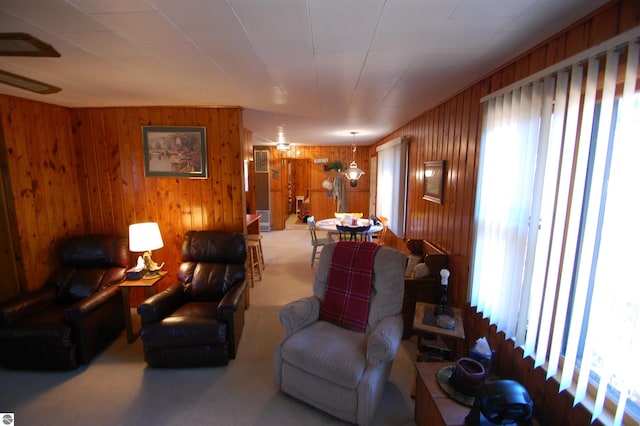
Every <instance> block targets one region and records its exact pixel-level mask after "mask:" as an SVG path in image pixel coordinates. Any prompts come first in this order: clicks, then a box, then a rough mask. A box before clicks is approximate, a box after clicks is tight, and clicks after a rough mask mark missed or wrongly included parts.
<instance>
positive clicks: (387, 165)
mask: <svg viewBox="0 0 640 426" xmlns="http://www.w3.org/2000/svg"><path fill="white" fill-rule="evenodd" d="M407 149H408V141H407V138H396V139H394V140H392V141H389V142H387V143H385V144H383V145H380V146H379V147H378V148H377V149H376V151H377V152H378V176H377V191H376V198H377V205H376V214H377V216H378V217H381V216H382V217H386V218H387V219H388V227H389V229H390V230H391V232H393V233H394V234H395V235H396V236H397V237H398V238H404V228H405V206H406V204H407V202H406V199H407V191H406V186H407Z"/></svg>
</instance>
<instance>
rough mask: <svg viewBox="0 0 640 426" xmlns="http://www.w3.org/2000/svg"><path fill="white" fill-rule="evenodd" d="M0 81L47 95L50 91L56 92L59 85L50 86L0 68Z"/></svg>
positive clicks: (58, 89)
mask: <svg viewBox="0 0 640 426" xmlns="http://www.w3.org/2000/svg"><path fill="white" fill-rule="evenodd" d="M0 83H4V84H8V85H9V86H13V87H17V88H19V89H24V90H28V91H30V92H34V93H39V94H41V95H48V94H50V93H58V92H59V91H60V90H62V89H60V88H59V87H56V86H52V85H50V84H48V83H43V82H41V81H37V80H32V79H30V78H27V77H23V76H21V75H18V74H13V73H10V72H9V71H4V70H0Z"/></svg>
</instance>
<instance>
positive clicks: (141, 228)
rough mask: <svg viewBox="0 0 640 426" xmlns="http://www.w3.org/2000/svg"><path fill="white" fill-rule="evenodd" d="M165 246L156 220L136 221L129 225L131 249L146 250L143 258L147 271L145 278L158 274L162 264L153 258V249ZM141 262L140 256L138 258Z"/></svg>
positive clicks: (136, 250) (134, 250)
mask: <svg viewBox="0 0 640 426" xmlns="http://www.w3.org/2000/svg"><path fill="white" fill-rule="evenodd" d="M162 247H164V243H163V242H162V235H160V228H159V227H158V224H157V223H156V222H143V223H134V224H132V225H129V250H130V251H133V252H144V254H143V255H142V260H143V262H144V269H145V270H146V273H145V275H144V278H153V277H154V276H156V275H158V273H159V272H160V270H161V269H162V267H163V266H164V262H163V263H162V265H158V264H157V263H156V262H154V261H153V260H152V259H151V250H156V249H159V248H162ZM138 264H140V258H138Z"/></svg>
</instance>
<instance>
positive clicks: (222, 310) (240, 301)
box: [218, 280, 247, 318]
mask: <svg viewBox="0 0 640 426" xmlns="http://www.w3.org/2000/svg"><path fill="white" fill-rule="evenodd" d="M246 287H247V281H246V280H243V281H239V282H237V283H235V284H234V285H233V286H232V287H231V288H230V289H229V291H227V292H226V293H225V294H224V296H223V297H222V299H221V300H220V303H218V315H220V316H221V317H222V318H231V317H232V316H233V313H234V312H235V311H236V309H238V305H241V306H242V309H244V301H245V295H244V292H245V290H246Z"/></svg>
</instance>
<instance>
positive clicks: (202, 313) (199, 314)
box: [142, 302, 227, 347]
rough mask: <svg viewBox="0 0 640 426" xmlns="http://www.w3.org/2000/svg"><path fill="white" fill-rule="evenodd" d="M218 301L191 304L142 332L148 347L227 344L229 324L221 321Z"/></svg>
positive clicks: (183, 306) (181, 307)
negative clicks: (218, 313)
mask: <svg viewBox="0 0 640 426" xmlns="http://www.w3.org/2000/svg"><path fill="white" fill-rule="evenodd" d="M217 309H218V303H217V302H190V303H186V304H184V305H182V306H180V307H179V308H178V309H176V310H175V311H174V312H173V313H172V314H171V315H169V316H168V317H166V318H164V319H163V320H162V321H161V322H158V323H155V324H151V325H148V326H146V327H145V328H144V330H143V332H142V340H143V341H144V345H145V346H147V347H166V346H176V347H179V346H198V345H223V344H225V342H226V341H227V337H226V336H227V324H226V323H225V322H222V321H220V320H219V319H218V315H217V312H218V311H217Z"/></svg>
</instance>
